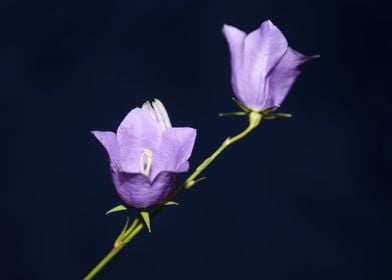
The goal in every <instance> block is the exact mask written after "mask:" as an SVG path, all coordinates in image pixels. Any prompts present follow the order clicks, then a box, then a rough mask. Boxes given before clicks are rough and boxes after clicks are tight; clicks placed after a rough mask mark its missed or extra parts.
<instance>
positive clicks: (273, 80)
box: [266, 48, 317, 107]
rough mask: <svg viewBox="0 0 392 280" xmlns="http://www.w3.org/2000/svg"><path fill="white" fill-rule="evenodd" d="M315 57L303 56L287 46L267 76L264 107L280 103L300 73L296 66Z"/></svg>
mask: <svg viewBox="0 0 392 280" xmlns="http://www.w3.org/2000/svg"><path fill="white" fill-rule="evenodd" d="M316 57H317V56H305V55H303V54H301V53H299V52H297V51H295V50H293V49H291V48H288V49H287V51H286V53H285V54H284V55H283V57H282V59H281V60H280V61H279V62H278V64H277V65H276V67H275V68H274V69H273V70H272V71H271V73H270V74H269V75H268V77H267V88H266V92H267V95H268V100H267V103H266V107H270V106H277V105H280V104H281V103H282V102H283V100H284V99H285V97H286V96H287V93H288V92H289V90H290V88H291V87H292V85H293V83H294V82H295V80H296V79H297V77H298V75H299V74H300V71H299V69H298V67H299V66H300V65H302V64H304V63H306V62H308V61H310V60H312V59H313V58H316Z"/></svg>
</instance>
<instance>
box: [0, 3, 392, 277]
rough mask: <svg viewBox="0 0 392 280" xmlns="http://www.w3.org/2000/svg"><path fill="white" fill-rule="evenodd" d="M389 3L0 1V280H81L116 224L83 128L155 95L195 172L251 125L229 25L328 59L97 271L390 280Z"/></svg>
mask: <svg viewBox="0 0 392 280" xmlns="http://www.w3.org/2000/svg"><path fill="white" fill-rule="evenodd" d="M386 3H387V1H384V2H380V1H361V0H355V1H354V0H352V1H349V0H324V1H309V0H297V1H290V0H274V1H262V0H260V1H246V0H242V1H228V0H226V1H223V0H221V1H207V0H204V1H201V0H199V1H190V0H189V1H186V0H181V1H180V0H177V1H174V0H172V1H158V0H149V1H147V0H146V1H125V0H123V1H114V0H112V1H80V0H64V1H38V2H37V1H17V0H12V1H11V0H8V1H4V0H3V1H1V4H0V5H1V7H0V35H1V36H0V38H1V43H0V72H1V75H0V96H1V102H0V112H1V113H0V119H1V128H2V133H1V141H2V143H1V144H2V152H1V159H2V160H1V179H0V180H1V181H0V184H1V187H0V192H1V194H0V213H1V214H0V215H1V236H0V237H1V262H0V266H1V272H0V278H1V279H81V278H82V277H83V276H84V275H85V274H86V273H87V272H88V271H89V270H90V269H91V268H92V267H93V266H94V265H95V264H96V263H97V262H98V261H99V260H100V259H101V258H102V257H103V256H104V254H106V253H107V251H108V250H109V249H110V248H111V245H112V242H113V240H114V238H115V237H116V235H117V234H118V232H119V230H120V229H121V227H122V226H123V223H124V220H125V216H124V214H116V215H112V216H108V217H107V216H105V215H104V213H105V211H106V210H108V209H109V208H111V207H113V206H115V205H117V204H119V203H120V200H119V198H118V197H117V195H116V193H115V191H114V189H113V187H112V183H111V179H110V175H109V170H108V162H107V159H106V154H105V152H104V150H103V148H102V147H101V146H100V144H99V143H98V142H97V141H96V140H95V139H94V138H93V137H92V135H91V134H90V131H91V130H114V129H116V128H117V126H118V124H119V123H120V121H121V120H122V118H123V117H124V116H125V115H126V114H127V112H128V111H130V110H131V109H132V108H134V107H136V106H140V105H141V104H142V103H143V102H144V101H145V100H148V99H149V100H151V99H152V98H154V97H159V98H160V99H161V100H162V101H163V102H164V103H165V104H166V106H167V108H168V110H169V112H170V115H171V118H172V122H173V123H174V125H176V126H192V127H195V128H197V129H198V138H197V143H196V146H195V149H194V154H193V156H192V158H191V166H192V167H193V168H194V167H196V165H197V164H198V163H199V162H200V161H201V160H203V159H204V158H205V157H206V156H207V155H208V154H209V153H211V152H212V151H213V150H214V149H215V148H216V147H217V146H218V145H219V144H220V142H221V141H222V140H223V139H224V138H225V137H227V136H229V135H233V134H234V133H236V132H238V131H239V130H240V129H242V128H243V127H245V126H246V120H245V119H240V118H219V117H218V116H217V114H218V112H227V111H233V110H236V106H235V105H234V103H233V102H232V101H231V85H230V64H229V52H228V49H227V46H226V42H225V40H224V38H223V36H222V34H221V28H222V25H223V23H228V24H232V25H235V26H238V27H240V28H241V29H243V30H245V31H247V32H249V31H251V30H253V29H256V28H257V27H258V26H259V24H260V23H261V21H264V20H266V19H271V20H272V21H273V22H274V23H275V24H276V25H277V26H278V27H279V28H280V29H281V30H282V31H283V33H284V34H285V35H286V37H287V39H288V41H289V43H290V45H291V46H292V47H293V48H294V49H296V50H298V51H301V52H303V53H305V54H320V55H321V58H320V59H319V60H317V61H315V62H313V63H311V64H309V65H307V66H306V67H305V69H304V71H303V75H302V76H301V77H300V78H299V80H298V81H297V83H296V84H295V86H294V87H293V89H292V91H291V93H290V95H289V97H288V98H287V100H286V101H285V102H284V104H283V106H282V108H281V111H282V112H290V113H293V114H294V118H293V119H291V120H286V119H279V120H276V121H271V122H265V123H263V124H262V126H261V128H260V129H258V130H257V131H255V132H254V133H253V134H252V135H251V136H249V137H247V138H246V139H245V140H244V141H242V142H240V143H238V144H237V145H235V146H233V147H231V148H230V150H229V151H227V152H226V153H224V154H223V155H222V156H221V157H220V158H219V159H218V160H216V162H214V164H213V165H212V166H211V168H209V169H208V170H207V171H206V172H205V175H206V176H207V177H208V180H207V181H205V182H203V183H200V184H199V185H198V186H197V187H196V188H194V189H193V191H191V192H187V193H184V194H183V195H182V196H181V197H180V198H179V199H178V201H179V202H180V204H181V206H180V208H171V209H167V211H164V212H163V213H162V215H161V216H160V217H159V218H158V219H157V220H155V221H154V222H153V225H152V226H153V232H152V234H147V233H146V232H143V233H142V234H140V235H139V236H138V237H137V238H136V240H135V242H134V243H133V244H132V245H130V246H128V247H127V248H126V249H125V250H124V251H123V252H122V253H120V255H119V256H118V257H116V258H115V260H114V261H113V262H111V263H110V264H109V265H108V266H107V268H106V269H104V270H103V271H102V273H101V274H100V275H99V277H97V279H268V280H272V279H301V280H305V279H312V280H314V279H317V280H321V279H345V280H347V279H356V280H359V279H372V280H373V279H392V269H391V264H392V220H391V218H392V215H391V214H392V213H391V210H392V206H391V199H392V191H391V189H390V187H391V185H392V184H391V178H390V173H391V167H392V148H391V146H390V143H391V140H392V138H391V133H390V131H391V124H390V121H391V117H390V115H391V111H390V108H391V101H392V98H391V95H392V93H391V90H390V80H391V77H390V74H391V71H390V67H391V66H390V65H391V64H392V58H391V57H392V56H391V55H390V51H391V49H392V40H391V28H392V17H391V14H392V10H391V8H390V7H389V6H388V4H386Z"/></svg>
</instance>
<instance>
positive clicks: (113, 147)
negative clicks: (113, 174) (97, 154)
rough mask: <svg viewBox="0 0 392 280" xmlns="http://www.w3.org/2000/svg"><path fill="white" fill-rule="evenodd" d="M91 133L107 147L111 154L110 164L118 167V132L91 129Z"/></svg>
mask: <svg viewBox="0 0 392 280" xmlns="http://www.w3.org/2000/svg"><path fill="white" fill-rule="evenodd" d="M91 133H92V134H93V135H94V136H95V137H96V138H97V139H98V141H99V142H100V143H101V144H102V145H103V146H104V148H105V149H106V152H107V153H108V155H109V160H110V166H111V167H112V168H117V160H118V154H119V146H118V142H117V137H116V134H115V133H114V132H111V131H91Z"/></svg>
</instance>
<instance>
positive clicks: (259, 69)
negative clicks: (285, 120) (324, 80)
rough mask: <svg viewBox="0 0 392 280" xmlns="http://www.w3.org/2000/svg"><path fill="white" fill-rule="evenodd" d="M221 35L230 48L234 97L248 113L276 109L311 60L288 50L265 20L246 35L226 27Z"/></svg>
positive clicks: (285, 41) (281, 35) (278, 34)
mask: <svg viewBox="0 0 392 280" xmlns="http://www.w3.org/2000/svg"><path fill="white" fill-rule="evenodd" d="M223 33H224V35H225V37H226V40H227V42H228V45H229V48H230V54H231V68H232V75H231V83H232V86H233V91H234V95H235V96H236V98H237V99H238V100H239V101H240V102H241V103H242V104H244V105H245V106H246V107H248V108H250V109H254V110H263V109H265V108H268V107H272V106H278V105H280V104H281V103H282V102H283V99H284V98H285V97H286V95H287V93H288V91H289V90H290V88H291V86H292V85H293V83H294V81H295V80H296V78H297V77H298V75H299V73H300V72H299V70H298V67H299V66H300V65H301V64H303V63H305V62H307V61H309V60H310V59H312V58H314V57H315V56H310V57H309V56H305V55H302V54H300V53H299V52H297V51H295V50H293V49H291V48H290V47H289V46H288V44H287V40H286V38H285V37H284V35H283V34H282V32H281V31H280V30H279V29H278V28H277V27H276V26H275V25H273V24H272V22H271V21H269V20H268V21H265V22H263V23H262V24H261V26H260V28H259V29H257V30H255V31H253V32H251V33H249V34H248V35H247V34H245V33H244V32H243V31H241V30H239V29H238V28H236V27H233V26H230V25H224V27H223Z"/></svg>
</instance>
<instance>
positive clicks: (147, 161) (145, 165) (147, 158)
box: [140, 148, 152, 176]
mask: <svg viewBox="0 0 392 280" xmlns="http://www.w3.org/2000/svg"><path fill="white" fill-rule="evenodd" d="M151 166H152V151H151V150H150V149H146V148H145V149H143V153H142V154H141V155H140V173H142V174H143V175H145V176H148V175H149V174H150V171H151Z"/></svg>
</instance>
